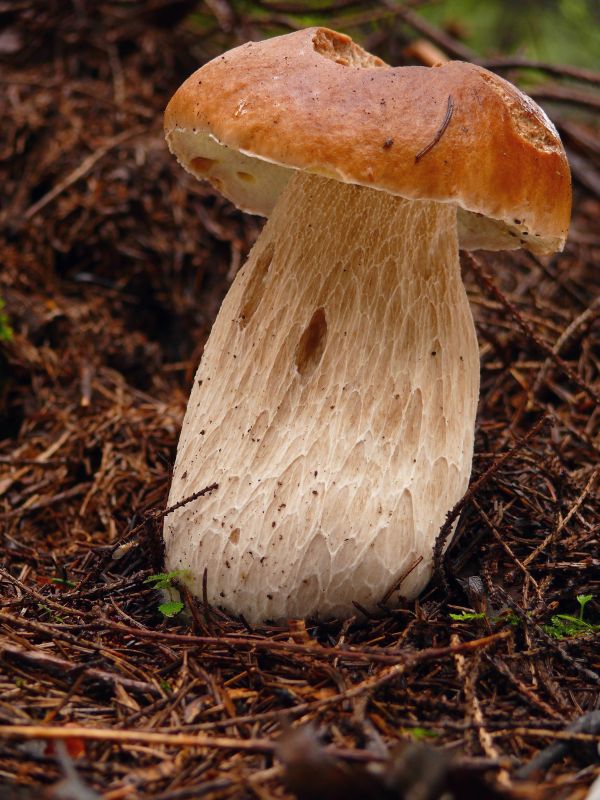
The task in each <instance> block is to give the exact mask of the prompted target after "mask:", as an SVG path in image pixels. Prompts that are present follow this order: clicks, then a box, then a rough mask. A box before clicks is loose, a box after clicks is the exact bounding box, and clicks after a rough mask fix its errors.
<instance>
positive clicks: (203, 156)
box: [165, 28, 571, 254]
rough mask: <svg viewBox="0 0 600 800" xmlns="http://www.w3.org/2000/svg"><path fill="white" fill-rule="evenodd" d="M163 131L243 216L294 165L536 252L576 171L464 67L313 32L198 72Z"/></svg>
mask: <svg viewBox="0 0 600 800" xmlns="http://www.w3.org/2000/svg"><path fill="white" fill-rule="evenodd" d="M311 69H312V73H311ZM217 87H218V88H217ZM165 130H166V137H167V142H168V144H169V147H170V149H171V151H172V152H173V153H174V155H175V156H176V157H177V159H178V161H179V162H180V163H181V165H182V166H183V167H184V168H185V169H186V170H187V171H188V172H190V173H192V174H193V175H194V176H195V177H197V178H199V179H205V180H208V181H209V182H210V183H211V184H212V185H213V186H215V188H217V189H218V190H219V191H220V192H221V193H222V194H223V195H224V196H225V197H227V198H228V199H229V200H231V201H232V202H233V203H234V204H235V205H236V206H237V207H238V208H240V209H242V210H244V211H247V212H249V213H253V214H259V215H262V216H269V215H270V213H271V211H272V210H273V208H274V206H275V203H276V202H277V199H278V197H279V196H280V194H281V192H282V190H283V188H284V187H285V185H286V184H287V182H288V180H289V178H290V177H291V175H292V174H293V172H294V171H295V170H297V169H301V170H304V171H307V172H310V173H314V174H318V175H323V176H325V177H329V178H333V179H336V180H339V181H341V182H343V183H355V184H359V185H363V186H368V187H370V188H373V189H378V190H381V191H387V192H389V193H391V194H396V195H399V196H402V197H406V198H409V199H431V200H437V201H439V202H443V203H453V204H455V205H456V206H457V209H458V228H459V241H460V246H461V247H462V248H464V249H467V250H475V249H487V250H510V249H516V248H519V247H524V248H526V249H529V250H530V251H532V252H534V253H537V254H544V253H551V252H555V251H557V250H561V249H562V247H563V246H564V242H565V239H566V235H567V230H568V224H569V217H570V205H571V184H570V174H569V167H568V162H567V159H566V156H565V153H564V149H563V147H562V144H561V142H560V138H559V136H558V134H557V132H556V130H555V129H554V126H553V125H552V123H551V122H550V121H549V120H548V118H547V117H546V115H545V114H544V112H543V111H542V110H541V109H540V108H539V107H538V106H537V105H536V104H535V103H534V102H533V101H532V100H531V99H530V98H528V97H527V96H525V95H523V94H522V93H521V92H519V90H518V89H516V88H515V87H514V86H512V85H511V84H509V83H507V82H506V81H503V80H502V79H501V78H498V77H497V76H495V75H493V74H492V73H489V72H487V71H486V70H483V69H481V68H480V67H476V66H474V65H472V64H465V63H462V62H450V63H448V64H446V65H443V66H440V67H434V68H425V67H401V68H388V67H387V66H386V65H385V64H384V63H383V62H381V61H380V60H379V59H377V58H375V57H374V56H371V55H370V54H368V53H365V51H363V50H361V49H360V48H359V47H358V46H357V45H355V44H354V43H353V42H352V41H351V40H350V39H349V38H348V37H346V36H343V35H342V34H337V33H335V32H333V31H328V30H327V29H322V28H317V29H307V30H304V31H299V32H297V33H294V34H289V35H287V36H282V37H276V38H274V39H270V40H267V41H265V42H259V43H249V44H247V45H243V46H242V47H238V48H236V49H235V50H232V51H230V52H229V53H227V54H226V55H225V56H221V57H220V58H218V59H215V60H214V61H212V62H210V63H209V64H207V65H205V66H204V67H202V68H201V69H200V70H198V71H197V72H196V73H194V75H192V76H191V77H190V78H189V79H188V80H187V81H186V82H185V83H184V84H183V85H182V87H181V88H180V89H179V90H178V92H177V93H176V94H175V96H174V97H173V99H172V100H171V102H170V104H169V106H168V108H167V111H166V113H165ZM440 131H441V134H440ZM428 145H429V149H428ZM423 151H425V152H423ZM419 153H423V155H422V156H421V157H420V158H419V157H418V154H419Z"/></svg>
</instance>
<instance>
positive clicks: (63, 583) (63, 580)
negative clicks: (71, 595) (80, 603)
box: [50, 578, 77, 589]
mask: <svg viewBox="0 0 600 800" xmlns="http://www.w3.org/2000/svg"><path fill="white" fill-rule="evenodd" d="M50 583H54V584H55V585H56V586H64V587H65V588H67V589H74V588H75V587H76V586H77V584H76V583H73V581H68V580H67V579H66V578H50Z"/></svg>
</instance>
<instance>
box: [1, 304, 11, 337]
mask: <svg viewBox="0 0 600 800" xmlns="http://www.w3.org/2000/svg"><path fill="white" fill-rule="evenodd" d="M3 309H4V300H3V299H2V298H1V297H0V342H10V340H11V339H12V337H13V329H12V328H11V327H10V325H9V324H8V316H7V315H6V313H5V312H4V310H3Z"/></svg>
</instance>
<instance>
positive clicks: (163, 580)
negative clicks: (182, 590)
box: [144, 569, 188, 617]
mask: <svg viewBox="0 0 600 800" xmlns="http://www.w3.org/2000/svg"><path fill="white" fill-rule="evenodd" d="M187 575H188V570H185V569H175V570H173V571H172V572H159V573H157V574H156V575H150V576H149V577H148V578H146V580H145V581H144V583H151V584H152V588H153V589H158V590H159V591H165V592H166V593H167V595H168V597H169V599H168V600H167V601H166V602H164V603H161V604H160V605H159V607H158V610H159V611H160V613H161V614H162V615H163V617H176V616H177V614H179V613H180V612H181V611H183V609H184V607H185V604H184V603H182V602H181V600H179V599H174V598H178V597H179V594H178V592H177V588H176V587H175V586H173V581H174V580H177V579H178V578H185V577H186V576H187Z"/></svg>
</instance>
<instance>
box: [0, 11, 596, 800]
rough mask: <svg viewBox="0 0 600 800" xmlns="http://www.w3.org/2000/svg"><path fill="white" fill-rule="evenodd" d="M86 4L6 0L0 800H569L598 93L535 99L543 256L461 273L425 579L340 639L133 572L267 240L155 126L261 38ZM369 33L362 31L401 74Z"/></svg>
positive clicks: (230, 27) (591, 539) (585, 684)
mask: <svg viewBox="0 0 600 800" xmlns="http://www.w3.org/2000/svg"><path fill="white" fill-rule="evenodd" d="M55 5H56V7H55ZM92 5H93V6H94V10H93V11H89V10H88V11H87V12H86V11H85V8H86V7H87V6H85V5H84V4H78V3H73V5H72V6H71V4H68V3H62V4H60V3H59V4H54V3H48V4H47V10H43V11H40V4H39V3H38V4H35V3H34V2H28V1H27V0H25V2H14V3H13V2H8V3H5V4H3V14H4V17H3V20H4V23H6V25H5V28H4V31H3V33H2V35H0V60H1V61H2V63H3V66H2V73H1V77H0V83H1V85H2V92H1V93H0V108H1V110H2V120H3V124H2V131H1V133H0V170H1V174H2V186H3V191H2V197H1V198H0V207H1V211H0V222H1V230H0V259H1V268H0V297H1V298H3V300H4V301H5V312H6V314H7V317H8V322H9V324H10V326H11V327H12V329H13V332H12V335H10V334H9V332H8V331H7V330H6V328H5V325H4V326H3V324H2V323H1V322H0V335H3V337H4V341H2V343H1V344H0V529H1V535H2V550H1V553H0V556H1V568H0V607H1V608H0V796H3V797H4V796H14V797H22V798H29V797H34V796H37V797H39V795H40V792H42V793H46V795H47V796H49V797H63V798H64V797H69V798H93V797H97V796H101V797H103V798H106V800H118V799H120V798H128V797H153V798H161V800H168V799H169V800H171V799H172V800H176V799H177V800H182V798H186V797H210V798H215V799H216V798H243V797H254V798H261V800H266V798H275V797H278V798H281V797H292V796H294V794H295V795H296V796H297V797H300V798H328V799H330V800H331V799H333V798H337V797H344V798H349V799H350V800H352V798H366V797H382V798H386V797H390V798H392V797H396V798H402V797H404V798H407V800H410V798H413V800H416V798H432V799H433V798H437V797H441V796H442V794H443V792H444V791H446V790H447V791H450V790H452V791H453V792H454V793H455V796H459V797H461V798H469V797H477V798H482V797H486V798H488V797H489V798H493V797H527V798H538V797H539V798H548V799H550V798H553V799H555V798H574V799H575V798H583V797H584V796H585V793H586V791H587V788H588V787H589V785H590V784H591V782H592V781H593V779H594V777H595V776H597V775H598V774H600V771H599V769H598V764H597V747H598V741H599V736H598V733H599V732H600V724H599V722H598V713H599V712H598V709H599V708H600V657H599V650H598V638H599V630H600V628H599V626H598V625H597V623H598V621H599V619H600V614H599V611H600V606H599V602H598V601H599V599H600V570H599V566H600V551H599V538H600V525H599V523H600V514H599V511H600V502H599V497H598V491H597V489H598V476H599V472H600V466H599V465H600V459H599V452H600V409H599V408H598V402H599V395H600V351H599V348H598V345H599V339H600V324H599V317H600V299H599V298H600V270H599V269H598V259H599V256H600V229H599V226H598V220H599V218H600V137H599V136H598V107H599V105H600V103H599V100H598V78H596V79H595V81H596V83H595V85H594V78H593V76H589V75H588V76H587V77H586V76H583V79H582V80H578V81H575V80H572V79H568V76H561V75H550V76H549V77H547V81H548V83H547V84H544V87H545V88H543V89H542V91H541V92H538V94H540V95H542V96H543V95H544V92H545V95H546V96H547V97H550V98H551V100H552V99H553V100H554V102H549V104H548V106H547V108H548V112H549V113H550V114H551V115H552V117H553V119H554V121H555V122H556V124H557V125H558V126H559V129H560V131H561V133H562V135H563V138H564V140H565V142H566V144H567V145H568V148H569V155H570V158H571V163H572V167H573V172H574V178H575V180H574V190H575V197H574V212H573V223H572V229H571V233H570V237H569V241H568V243H567V245H566V248H565V250H564V252H563V253H562V254H561V255H557V256H555V257H552V258H543V259H540V258H535V257H533V256H531V255H529V254H528V253H525V252H515V253H502V254H493V255H490V254H478V256H477V259H476V260H475V261H474V260H473V259H471V258H470V257H468V256H464V258H463V268H464V279H465V283H466V285H467V289H468V293H469V298H470V301H471V305H472V309H473V313H474V316H475V321H476V326H477V331H478V335H479V341H480V343H481V362H482V386H481V399H480V405H479V415H478V422H477V438H476V449H475V453H476V455H475V461H474V471H473V480H472V491H471V492H470V493H469V495H468V496H467V499H466V502H465V503H464V507H463V509H462V514H461V517H460V522H459V527H458V533H457V536H456V537H455V540H454V542H453V544H452V546H451V548H450V549H449V552H448V554H447V557H446V559H445V564H444V569H443V571H442V572H441V574H439V575H438V577H437V579H436V580H434V581H433V582H432V584H431V585H430V587H429V588H428V590H427V591H426V592H425V593H424V594H423V595H422V596H421V597H420V599H419V600H418V601H416V602H410V603H407V602H403V603H401V604H400V605H399V607H395V608H386V607H383V606H382V608H381V613H380V614H378V615H376V616H375V617H372V618H368V619H365V618H364V617H362V616H361V615H360V614H359V613H358V612H357V617H356V619H354V620H351V621H350V622H346V623H340V622H334V621H332V622H322V623H314V624H312V623H311V622H310V621H307V622H306V623H304V622H291V623H290V624H289V625H288V626H277V627H275V626H271V627H263V628H251V627H250V626H248V625H246V624H244V623H243V622H241V621H238V620H235V619H232V618H230V617H228V616H227V615H225V614H224V613H223V612H221V611H219V610H218V609H214V608H209V607H207V606H205V605H203V604H202V603H197V604H192V612H191V614H190V615H189V616H186V615H179V616H174V617H172V618H168V617H165V616H164V615H163V614H162V613H161V611H160V610H159V605H160V603H161V598H160V595H159V593H158V592H157V591H156V590H155V588H154V586H155V584H156V581H154V582H153V581H149V580H148V578H149V576H151V575H153V574H155V573H157V572H159V571H160V568H161V563H160V529H161V511H162V510H163V509H164V508H165V505H166V499H167V493H168V489H169V481H170V474H171V468H172V464H173V460H174V456H175V451H176V446H177V439H178V433H179V429H180V426H181V422H182V418H183V413H184V410H185V404H186V399H187V394H188V392H189V388H190V385H191V381H192V379H193V375H194V372H195V369H196V367H197V365H198V362H199V359H200V356H201V353H202V348H203V345H204V343H205V341H206V337H207V335H208V332H209V330H210V327H211V324H212V321H213V320H214V318H215V315H216V313H217V311H218V308H219V306H220V303H221V300H222V298H223V296H224V294H225V292H226V291H227V287H228V285H229V284H230V282H231V280H232V278H233V276H234V275H235V272H236V271H237V269H238V267H239V266H240V264H241V263H243V261H244V258H245V255H246V254H247V252H248V250H249V248H250V247H251V245H252V243H253V241H254V240H255V238H256V236H257V234H258V232H259V230H260V224H261V223H260V220H258V219H257V218H253V217H248V216H244V215H242V214H240V213H239V212H237V211H236V210H235V209H233V208H232V207H231V206H230V205H229V204H228V203H227V202H226V201H224V200H223V199H221V198H219V197H218V196H216V195H215V193H214V192H213V190H212V189H211V188H210V187H209V186H207V185H203V184H200V183H197V182H194V181H193V180H192V179H191V178H190V176H188V175H186V174H184V172H183V171H182V170H181V169H180V167H178V165H177V164H176V162H175V160H174V159H173V158H172V157H171V156H170V155H169V153H168V152H167V149H166V147H165V144H164V140H163V136H162V129H161V116H162V111H163V108H164V106H165V104H166V101H167V100H168V98H169V97H170V96H171V94H172V93H173V91H174V90H175V89H176V88H177V86H178V85H179V83H180V82H181V81H182V80H183V79H184V78H185V77H186V76H187V75H188V74H189V73H190V72H191V71H192V70H193V69H195V68H196V67H197V66H198V65H199V64H201V63H202V62H203V61H205V60H206V59H207V58H208V57H209V56H212V55H214V54H215V53H217V52H219V50H221V49H225V48H226V47H228V46H232V45H233V44H235V43H238V42H239V41H242V40H244V39H245V38H247V37H248V36H250V35H252V36H257V35H258V34H259V32H258V33H257V31H256V30H255V29H253V28H251V27H250V26H249V25H248V24H247V22H246V21H245V20H244V19H240V17H239V16H236V15H235V13H234V12H233V11H232V8H231V4H229V3H221V2H219V3H216V2H214V3H212V4H211V7H213V6H214V8H215V9H216V10H217V12H218V13H217V17H216V18H215V20H214V24H213V25H212V26H210V27H208V28H207V29H206V30H205V31H204V32H199V31H198V30H194V29H193V26H191V25H190V24H189V21H187V22H186V21H185V19H186V15H187V14H188V12H189V10H190V8H191V7H192V6H194V3H191V2H185V0H182V1H181V2H178V3H160V2H152V3H151V2H148V3H137V4H136V3H133V4H126V3H120V2H105V3H97V4H92ZM275 5H276V4H275ZM369 7H370V8H371V9H372V10H374V11H373V13H375V11H377V13H381V14H385V7H386V6H385V4H383V3H382V4H381V5H380V4H377V3H373V4H370V6H369ZM353 13H354V14H355V16H356V20H355V23H356V26H357V27H356V28H355V30H356V32H357V35H358V34H359V33H360V31H361V30H362V28H361V25H365V24H366V23H367V22H368V20H365V19H364V18H359V17H358V15H359V14H360V13H363V15H364V12H361V10H360V8H359V9H358V11H356V10H355V11H354V12H353ZM388 13H389V12H388ZM275 16H277V15H275ZM353 19H354V18H353ZM378 19H379V18H378ZM381 19H384V21H385V20H386V19H387V18H385V17H381ZM396 21H398V20H396ZM275 22H276V23H277V24H279V25H283V26H284V27H285V24H288V26H289V24H290V20H289V19H288V20H287V22H286V21H285V20H283V21H282V20H281V19H279V18H277V19H275ZM275 22H274V23H273V24H275ZM406 22H407V20H404V24H406ZM408 22H410V19H409V20H408ZM413 22H414V20H413ZM353 24H354V22H353ZM386 25H387V27H385V26H380V27H377V26H375V27H371V28H369V35H368V36H363V37H362V38H363V41H366V42H367V46H371V47H373V48H375V49H376V51H377V52H378V53H380V54H382V55H383V56H384V57H385V58H388V59H390V60H393V63H397V64H400V63H402V62H403V55H402V47H401V46H403V40H402V36H401V35H400V34H399V33H398V32H397V31H398V27H397V26H395V25H393V24H392V23H391V22H389V20H387V22H386ZM402 30H403V31H404V32H405V33H406V32H407V31H408V33H410V31H409V30H408V29H407V28H402ZM394 31H395V33H394ZM421 33H422V32H421ZM411 35H412V34H411ZM438 38H439V37H438ZM443 39H444V35H442V38H441V40H440V41H438V44H440V45H442V46H443V45H444V44H446V45H448V42H447V41H446V42H444V41H443ZM449 49H450V51H451V54H452V41H450V43H449ZM502 74H503V75H506V76H508V77H509V78H511V79H513V80H515V81H518V80H520V79H521V78H522V77H523V74H524V73H523V71H521V70H514V69H513V70H512V71H507V69H504V71H503V72H502ZM575 77H576V76H575ZM559 89H560V91H559ZM561 92H562V96H561ZM565 99H566V100H567V101H568V102H563V101H564V100H565ZM594 113H595V114H596V119H595V120H594ZM488 276H491V277H488ZM479 479H481V480H479ZM473 578H475V580H473ZM558 615H566V616H558ZM594 711H595V712H596V714H595V715H594V714H593V713H591V712H594ZM307 723H310V725H307ZM573 725H574V727H573ZM540 754H541V758H538V760H537V761H535V762H533V763H532V759H534V758H536V757H540ZM595 759H596V760H595ZM423 784H427V785H426V786H423ZM419 792H420V793H419Z"/></svg>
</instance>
